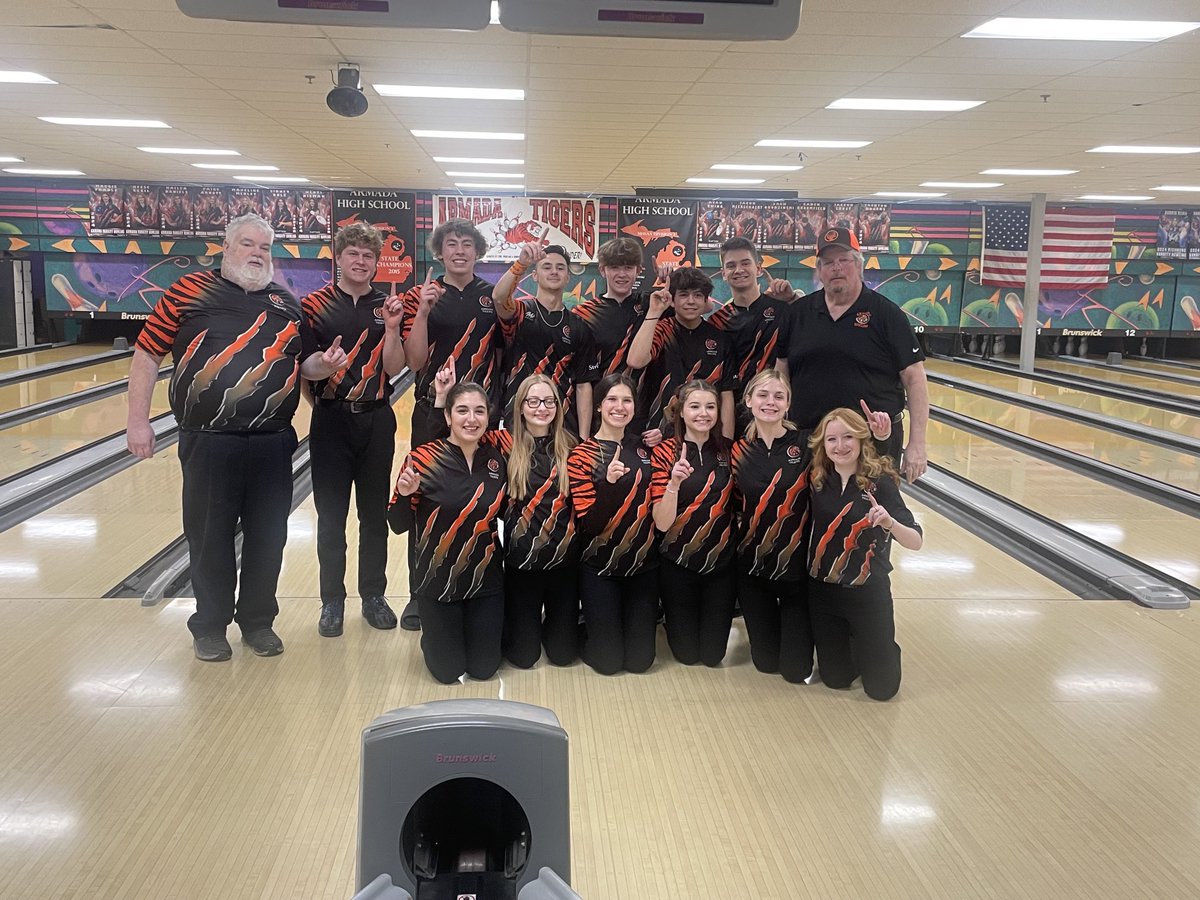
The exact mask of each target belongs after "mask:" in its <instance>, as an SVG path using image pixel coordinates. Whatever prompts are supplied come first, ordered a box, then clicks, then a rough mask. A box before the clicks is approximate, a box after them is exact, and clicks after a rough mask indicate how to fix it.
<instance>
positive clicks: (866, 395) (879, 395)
mask: <svg viewBox="0 0 1200 900" xmlns="http://www.w3.org/2000/svg"><path fill="white" fill-rule="evenodd" d="M779 356H780V358H786V359H787V361H788V371H789V372H790V374H791V382H792V409H791V415H790V418H791V420H792V421H793V422H795V423H796V427H798V428H800V429H802V430H805V431H807V430H811V429H813V428H816V427H817V425H818V424H819V423H820V421H821V417H822V416H823V415H825V413H827V412H829V411H830V410H831V409H836V408H837V407H839V406H845V407H849V408H850V409H853V410H856V411H857V410H859V401H860V400H866V401H867V403H868V405H870V407H871V409H873V410H875V411H877V412H878V411H883V412H886V413H888V414H889V415H891V416H892V417H893V418H894V417H895V416H897V415H899V413H900V412H901V411H902V410H903V409H904V385H903V383H902V382H901V381H900V372H901V371H902V370H904V369H907V368H908V367H909V366H911V365H912V364H913V363H918V362H921V361H922V360H924V359H925V353H924V352H923V351H922V350H921V347H920V345H919V344H918V343H917V337H916V335H915V334H914V333H913V330H912V326H911V325H910V324H909V322H908V317H907V316H906V315H905V314H904V311H903V310H902V309H900V307H899V306H897V305H896V304H895V303H893V302H892V301H891V300H889V299H888V298H887V297H885V296H883V294H880V293H878V292H877V291H873V290H871V289H870V288H868V287H867V286H866V285H863V289H862V293H861V294H859V295H858V299H857V300H855V301H854V303H853V305H851V307H850V308H849V309H848V310H846V311H845V312H844V313H842V315H841V316H840V317H839V318H838V319H837V321H834V319H833V318H832V317H831V316H830V315H829V308H828V307H827V306H826V305H825V291H824V290H820V291H816V292H815V293H812V294H809V295H807V296H805V297H801V298H799V299H798V300H795V301H793V302H792V303H791V304H790V305H789V307H788V315H787V319H786V321H785V324H784V326H783V327H782V328H781V329H780V340H779Z"/></svg>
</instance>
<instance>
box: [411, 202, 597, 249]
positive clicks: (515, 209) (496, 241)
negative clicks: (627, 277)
mask: <svg viewBox="0 0 1200 900" xmlns="http://www.w3.org/2000/svg"><path fill="white" fill-rule="evenodd" d="M448 219H467V220H468V221H470V222H472V223H474V225H475V227H476V228H478V229H479V231H480V232H481V233H482V234H483V236H484V239H485V240H487V243H488V252H487V255H486V256H484V258H483V261H484V262H514V261H515V260H516V259H517V258H518V257H519V256H520V255H521V245H522V244H525V243H528V242H534V243H539V244H542V245H549V244H557V245H559V246H560V247H562V248H563V249H565V250H566V251H567V255H568V256H569V257H570V259H571V262H573V263H581V264H582V263H592V262H595V261H596V247H597V242H598V236H599V228H600V211H599V201H597V200H585V199H580V198H573V197H497V196H491V195H470V194H466V195H464V194H436V195H435V196H434V198H433V227H434V228H437V226H438V225H441V224H442V223H443V222H445V221H447V220H448Z"/></svg>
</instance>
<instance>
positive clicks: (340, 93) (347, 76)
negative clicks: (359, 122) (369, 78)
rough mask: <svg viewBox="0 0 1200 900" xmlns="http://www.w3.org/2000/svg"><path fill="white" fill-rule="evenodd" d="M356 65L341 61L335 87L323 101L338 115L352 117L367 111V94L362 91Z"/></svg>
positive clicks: (359, 74)
mask: <svg viewBox="0 0 1200 900" xmlns="http://www.w3.org/2000/svg"><path fill="white" fill-rule="evenodd" d="M360 76H361V73H360V71H359V68H358V66H356V65H352V64H350V63H343V64H342V65H339V66H338V70H337V87H335V88H334V89H333V90H331V91H330V92H329V96H327V97H326V98H325V103H326V104H327V105H328V106H329V108H330V109H332V110H333V111H334V112H335V113H337V114H338V115H339V116H345V117H346V118H347V119H353V118H354V117H355V116H361V115H362V114H363V113H365V112H366V111H367V95H366V94H364V93H363V89H362V78H361V77H360Z"/></svg>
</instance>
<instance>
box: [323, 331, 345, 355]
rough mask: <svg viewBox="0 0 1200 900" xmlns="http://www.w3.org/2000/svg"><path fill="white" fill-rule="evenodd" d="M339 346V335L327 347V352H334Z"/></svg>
mask: <svg viewBox="0 0 1200 900" xmlns="http://www.w3.org/2000/svg"><path fill="white" fill-rule="evenodd" d="M340 346H342V336H341V335H340V334H339V335H338V336H337V337H335V338H334V339H333V343H331V344H330V345H329V350H336V349H337V348H338V347H340ZM326 352H329V351H326Z"/></svg>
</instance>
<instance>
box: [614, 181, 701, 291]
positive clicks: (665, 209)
mask: <svg viewBox="0 0 1200 900" xmlns="http://www.w3.org/2000/svg"><path fill="white" fill-rule="evenodd" d="M697 206H698V204H697V202H696V201H695V200H681V199H679V198H677V197H645V198H638V199H633V200H622V201H621V205H620V206H619V207H618V209H617V233H618V234H621V235H624V236H625V237H631V238H636V239H637V240H639V241H641V242H642V265H643V266H644V267H645V269H646V273H647V274H648V275H650V276H653V273H654V272H655V271H656V270H657V269H658V267H659V266H661V265H663V264H665V263H671V264H673V265H676V266H691V265H695V262H696V212H697Z"/></svg>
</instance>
